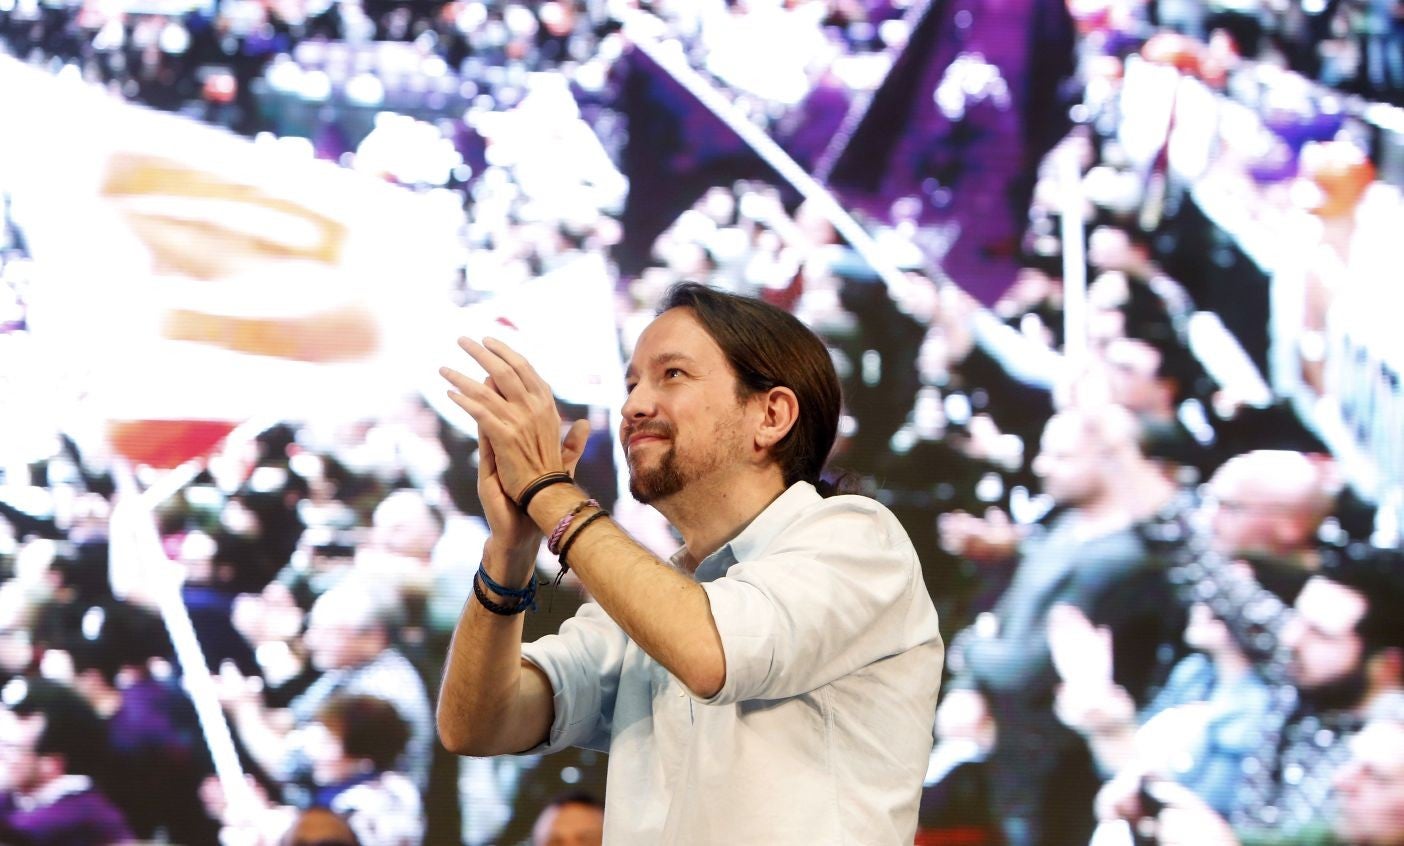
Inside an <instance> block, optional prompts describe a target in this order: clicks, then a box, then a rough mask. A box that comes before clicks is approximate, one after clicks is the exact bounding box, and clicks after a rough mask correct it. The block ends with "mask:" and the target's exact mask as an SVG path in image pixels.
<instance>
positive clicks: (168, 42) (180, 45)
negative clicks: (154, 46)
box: [158, 22, 190, 56]
mask: <svg viewBox="0 0 1404 846" xmlns="http://www.w3.org/2000/svg"><path fill="white" fill-rule="evenodd" d="M158 43H159V44H160V45H161V52H162V53H166V54H167V55H171V56H179V55H180V54H182V53H184V52H185V51H186V50H189V49H190V33H189V32H186V31H185V27H183V26H181V25H180V24H178V23H175V22H171V23H168V24H166V25H165V26H164V27H162V28H161V36H160V39H159V41H158Z"/></svg>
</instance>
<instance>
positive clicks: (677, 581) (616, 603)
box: [531, 485, 726, 699]
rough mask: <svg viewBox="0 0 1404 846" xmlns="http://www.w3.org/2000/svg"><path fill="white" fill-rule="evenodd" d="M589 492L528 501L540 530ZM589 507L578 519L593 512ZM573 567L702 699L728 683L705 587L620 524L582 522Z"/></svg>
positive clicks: (568, 491)
mask: <svg viewBox="0 0 1404 846" xmlns="http://www.w3.org/2000/svg"><path fill="white" fill-rule="evenodd" d="M588 498H589V494H587V493H585V492H584V491H582V490H580V489H579V488H577V487H575V486H574V485H553V486H551V487H549V488H547V489H545V490H544V491H542V492H541V493H540V494H539V495H537V496H536V497H535V498H534V499H532V501H531V515H532V518H533V519H534V520H536V523H537V525H538V526H539V527H541V528H542V529H543V530H545V529H547V528H553V527H554V526H555V525H556V523H557V522H558V521H559V520H560V519H561V518H562V517H564V516H565V515H566V514H567V513H568V512H569V511H570V510H571V509H572V508H574V507H575V506H576V505H577V504H578V503H579V502H581V501H582V500H585V499H588ZM589 513H590V512H588V511H587V512H585V513H583V514H582V515H580V517H578V518H576V521H577V525H578V521H579V520H580V519H582V518H584V517H586V516H588V515H589ZM569 561H570V568H571V570H572V571H573V572H575V574H576V575H578V576H579V577H580V581H581V582H583V583H584V585H585V587H586V588H587V589H588V590H589V591H590V596H592V597H593V598H594V599H595V601H596V602H598V603H599V604H600V607H601V608H603V609H604V610H605V612H606V613H608V614H609V616H610V618H611V619H613V620H614V621H615V622H616V623H618V624H619V627H620V628H622V629H623V630H624V632H625V634H627V635H629V639H630V640H632V641H634V643H636V644H638V646H639V648H640V649H642V650H643V651H644V652H646V653H648V655H649V656H650V657H651V658H653V659H654V660H655V661H657V662H658V663H660V664H662V665H663V666H664V667H665V668H666V669H667V670H668V672H670V673H672V674H673V675H674V676H675V677H676V678H677V679H678V681H680V682H682V684H683V685H684V686H685V687H687V689H688V690H690V691H692V692H693V693H694V694H696V695H697V696H698V697H699V698H702V699H707V698H709V697H711V696H714V695H715V694H716V693H717V691H719V690H721V688H722V684H723V683H724V682H725V681H726V657H725V654H724V653H723V651H722V640H721V633H720V632H719V631H718V630H717V622H716V620H715V619H714V618H713V617H712V607H711V603H710V601H709V600H708V599H707V592H706V591H705V590H703V589H702V586H701V585H700V584H698V583H697V582H696V581H694V580H693V579H691V578H689V577H687V576H685V575H683V574H682V573H680V572H678V571H677V570H676V569H674V568H673V567H671V566H670V565H668V564H667V563H666V562H664V561H663V560H661V559H660V558H658V556H656V555H654V554H653V553H652V552H650V551H649V550H648V549H646V548H644V547H643V546H641V545H640V544H639V543H638V542H637V541H635V540H634V539H633V538H632V537H630V536H629V535H628V533H627V532H625V531H624V530H623V529H621V528H620V527H619V526H618V525H617V524H616V523H614V521H612V520H609V519H603V518H602V519H599V520H596V521H594V522H593V523H591V524H590V525H589V526H587V527H585V530H584V531H583V532H581V534H580V536H579V537H577V538H575V541H574V543H573V544H572V545H571V548H570V556H569Z"/></svg>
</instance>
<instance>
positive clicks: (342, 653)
mask: <svg viewBox="0 0 1404 846" xmlns="http://www.w3.org/2000/svg"><path fill="white" fill-rule="evenodd" d="M401 619H402V610H401V607H400V599H399V596H398V594H397V593H396V592H395V591H394V590H393V589H388V588H387V587H386V586H385V585H383V584H378V583H375V582H372V581H369V580H366V579H364V578H361V577H348V578H346V579H343V580H342V581H340V582H338V583H337V584H336V586H335V587H332V588H330V589H328V590H327V592H326V593H324V594H322V595H321V596H320V597H318V598H317V601H316V602H315V603H313V605H312V610H311V611H309V612H308V615H307V633H306V636H305V642H306V645H307V650H308V652H309V655H310V658H311V662H312V664H313V666H315V667H316V668H317V669H318V670H320V671H321V673H322V675H321V676H319V677H318V678H317V680H316V681H315V682H313V683H312V685H311V686H310V687H309V688H308V689H307V690H306V691H304V692H303V693H301V694H300V695H298V696H297V698H295V699H293V700H292V702H291V703H290V704H289V707H288V709H287V710H286V711H282V710H277V709H269V708H265V707H264V706H263V704H262V702H261V701H260V698H259V694H258V690H259V685H258V683H257V681H256V680H247V679H242V678H240V677H237V674H234V673H232V668H231V667H229V665H226V669H225V670H224V672H223V673H222V674H221V682H222V690H221V696H222V697H223V699H224V702H225V705H226V707H228V709H229V711H230V715H231V716H232V717H233V721H234V725H235V728H236V729H237V730H238V732H239V736H240V739H241V740H242V741H243V742H244V745H245V747H246V748H247V749H248V750H249V753H250V755H251V756H252V757H253V758H254V760H255V761H257V762H258V763H259V765H260V766H262V767H264V769H265V770H267V771H268V772H269V773H272V774H275V776H276V777H277V778H279V779H280V780H286V781H291V782H295V784H292V785H289V793H290V795H288V796H287V797H285V798H286V799H287V800H288V801H290V802H293V803H294V804H303V803H304V802H305V801H306V800H307V798H308V797H307V796H306V795H299V790H298V788H299V787H301V788H303V789H304V790H305V788H306V787H307V786H308V780H309V778H310V775H311V773H310V771H309V765H308V761H307V759H306V756H305V755H304V754H303V753H302V752H301V750H298V749H290V748H289V746H288V743H287V740H288V737H289V732H290V731H291V730H292V729H294V728H304V727H306V726H308V725H311V723H312V722H313V720H315V719H316V716H317V712H318V710H320V709H321V707H322V706H323V705H324V704H325V703H326V702H327V700H328V699H330V698H331V697H332V696H333V695H334V694H337V693H346V694H363V695H367V696H376V697H379V698H381V699H385V700H387V701H388V702H390V703H392V704H393V705H394V706H395V708H396V709H397V710H398V711H399V713H400V716H401V717H402V718H404V720H405V722H406V723H408V724H409V726H410V741H409V745H408V747H407V748H406V751H405V755H404V760H403V762H402V763H403V767H404V769H405V770H406V771H407V772H408V773H409V774H410V775H411V777H412V778H413V779H414V781H415V784H416V785H417V786H418V787H419V788H420V790H421V791H422V790H423V789H424V788H425V786H426V784H427V782H428V774H429V754H430V751H431V748H432V746H431V745H432V743H433V721H432V712H431V709H430V705H429V696H428V694H427V693H426V692H425V689H424V682H423V681H422V680H421V679H420V676H419V672H418V671H417V670H415V668H414V666H413V665H412V664H411V663H410V662H409V660H408V659H407V658H405V656H404V655H403V654H401V652H400V651H399V650H398V649H397V648H395V646H394V645H393V643H392V638H393V633H394V631H395V629H396V628H397V626H398V625H399V622H400V620H401Z"/></svg>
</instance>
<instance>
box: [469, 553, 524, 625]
mask: <svg viewBox="0 0 1404 846" xmlns="http://www.w3.org/2000/svg"><path fill="white" fill-rule="evenodd" d="M485 586H486V587H487V588H488V590H491V591H492V592H493V593H495V594H497V595H498V596H502V597H506V598H508V599H512V600H515V603H514V604H512V605H504V604H503V603H500V602H494V601H493V600H492V598H491V597H489V596H488V595H487V593H486V592H485V591H484V590H483V588H484V587H485ZM473 595H474V596H476V597H477V598H478V602H480V603H481V604H482V606H483V607H484V608H486V609H487V610H489V611H491V612H492V613H494V614H501V615H502V616H504V617H510V616H512V615H513V614H520V613H522V612H523V611H526V610H527V609H531V610H532V611H535V610H536V576H535V575H532V577H531V581H530V582H527V586H526V587H524V588H509V587H503V586H502V585H499V584H498V583H497V582H495V581H493V578H492V576H489V575H488V574H487V569H486V568H484V567H483V566H482V565H481V564H479V565H478V572H477V574H476V575H475V576H473Z"/></svg>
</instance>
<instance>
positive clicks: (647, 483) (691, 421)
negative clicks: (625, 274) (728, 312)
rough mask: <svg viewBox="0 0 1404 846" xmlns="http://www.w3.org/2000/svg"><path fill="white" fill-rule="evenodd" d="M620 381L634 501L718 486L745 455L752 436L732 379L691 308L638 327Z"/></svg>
mask: <svg viewBox="0 0 1404 846" xmlns="http://www.w3.org/2000/svg"><path fill="white" fill-rule="evenodd" d="M626 379H627V384H628V387H629V398H628V399H627V400H626V401H625V402H624V413H623V421H622V423H621V424H620V428H619V439H620V441H621V442H622V443H623V445H624V453H625V455H626V456H627V458H628V462H629V491H630V492H631V493H632V494H633V495H634V498H635V499H637V500H638V501H639V502H645V503H647V502H656V501H659V500H665V499H667V498H668V497H670V496H673V495H674V494H676V493H678V492H679V491H681V490H683V489H684V488H686V487H688V486H690V485H693V484H694V483H698V482H717V481H723V480H725V478H726V477H727V476H728V475H729V472H728V471H729V470H731V469H732V468H735V467H737V466H738V465H740V464H742V463H744V462H745V461H746V460H747V459H748V458H749V457H750V455H751V452H750V450H751V444H752V443H753V440H752V439H751V434H752V433H751V430H750V425H749V423H748V415H747V406H746V403H745V402H744V401H741V400H738V399H737V396H736V388H737V381H736V375H735V374H734V373H733V372H732V370H731V366H730V365H729V364H728V362H727V360H726V356H725V355H724V354H723V353H722V350H721V347H719V346H717V343H716V341H714V340H712V337H711V336H710V335H708V334H707V332H706V330H705V329H703V328H702V324H700V323H698V322H697V319H696V318H694V317H693V316H692V312H691V310H689V309H683V308H675V309H671V310H669V311H666V312H664V313H663V314H662V315H660V316H659V317H658V319H657V320H655V321H653V323H651V324H650V325H649V327H648V328H647V329H645V330H644V332H643V334H642V335H641V336H640V337H639V343H638V345H637V347H635V349H634V355H633V358H632V359H631V360H630V362H629V370H628V373H627V374H626Z"/></svg>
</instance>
